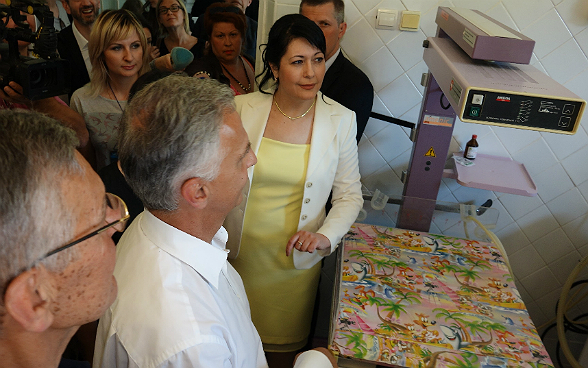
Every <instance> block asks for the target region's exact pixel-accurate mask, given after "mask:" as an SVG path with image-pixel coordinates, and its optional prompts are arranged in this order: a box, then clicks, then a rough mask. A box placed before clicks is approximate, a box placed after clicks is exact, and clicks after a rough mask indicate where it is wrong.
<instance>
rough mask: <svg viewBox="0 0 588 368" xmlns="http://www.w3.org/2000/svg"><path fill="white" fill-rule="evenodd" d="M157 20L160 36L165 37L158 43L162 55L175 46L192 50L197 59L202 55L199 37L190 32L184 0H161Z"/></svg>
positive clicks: (158, 4) (158, 3) (158, 5)
mask: <svg viewBox="0 0 588 368" xmlns="http://www.w3.org/2000/svg"><path fill="white" fill-rule="evenodd" d="M157 21H158V22H159V37H163V38H160V39H158V43H157V47H158V48H159V53H160V55H162V56H163V55H166V54H169V52H170V51H171V50H172V49H173V48H174V47H183V48H185V49H188V50H190V51H192V54H194V58H195V59H197V58H199V57H201V56H202V54H201V52H200V51H199V48H198V46H197V43H198V39H197V38H196V37H194V36H192V35H191V34H190V22H189V19H188V11H187V10H186V5H184V3H183V2H182V0H159V1H158V2H157Z"/></svg>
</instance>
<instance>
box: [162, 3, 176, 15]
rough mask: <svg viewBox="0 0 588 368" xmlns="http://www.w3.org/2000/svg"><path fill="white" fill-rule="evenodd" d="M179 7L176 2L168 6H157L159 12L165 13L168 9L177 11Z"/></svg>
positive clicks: (173, 11)
mask: <svg viewBox="0 0 588 368" xmlns="http://www.w3.org/2000/svg"><path fill="white" fill-rule="evenodd" d="M180 9H181V8H180V6H179V5H177V4H174V5H172V6H170V7H169V8H166V7H165V6H162V7H160V8H159V14H167V12H168V11H170V10H171V12H172V13H177V12H179V11H180Z"/></svg>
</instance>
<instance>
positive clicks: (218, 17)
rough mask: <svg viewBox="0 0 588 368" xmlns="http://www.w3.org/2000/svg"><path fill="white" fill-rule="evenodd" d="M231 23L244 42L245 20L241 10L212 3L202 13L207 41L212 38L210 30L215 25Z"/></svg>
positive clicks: (229, 5)
mask: <svg viewBox="0 0 588 368" xmlns="http://www.w3.org/2000/svg"><path fill="white" fill-rule="evenodd" d="M222 22H225V23H231V24H233V25H234V26H235V28H237V31H239V33H241V39H242V40H243V42H245V34H246V31H247V18H246V17H245V14H243V12H242V11H241V9H239V8H237V7H236V6H234V5H231V4H228V3H213V4H211V5H210V6H209V7H208V8H206V12H205V13H204V31H205V32H206V35H207V36H208V39H210V37H211V36H212V28H213V27H214V25H215V24H216V23H222Z"/></svg>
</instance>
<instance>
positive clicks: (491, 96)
mask: <svg viewBox="0 0 588 368" xmlns="http://www.w3.org/2000/svg"><path fill="white" fill-rule="evenodd" d="M583 108H584V102H583V101H573V100H562V99H555V98H547V97H544V96H533V95H518V94H515V93H505V92H499V93H498V92H492V91H484V90H476V89H470V90H469V93H468V96H467V99H466V103H465V106H464V109H463V114H462V116H460V118H461V120H462V121H464V122H470V123H483V124H492V125H500V126H509V127H514V128H521V129H532V130H546V131H551V132H555V133H567V134H573V133H575V129H577V127H578V125H579V124H576V121H577V120H578V117H579V116H581V112H582V109H583Z"/></svg>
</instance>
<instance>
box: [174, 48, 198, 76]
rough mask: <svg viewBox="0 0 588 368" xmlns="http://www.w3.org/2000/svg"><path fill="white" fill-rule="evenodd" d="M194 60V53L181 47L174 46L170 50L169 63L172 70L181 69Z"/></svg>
mask: <svg viewBox="0 0 588 368" xmlns="http://www.w3.org/2000/svg"><path fill="white" fill-rule="evenodd" d="M193 60H194V54H192V52H191V51H190V50H188V49H185V48H183V47H174V48H173V49H172V50H171V64H172V67H173V68H174V70H182V69H184V68H185V67H187V66H188V65H190V63H191V62H192V61H193Z"/></svg>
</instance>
